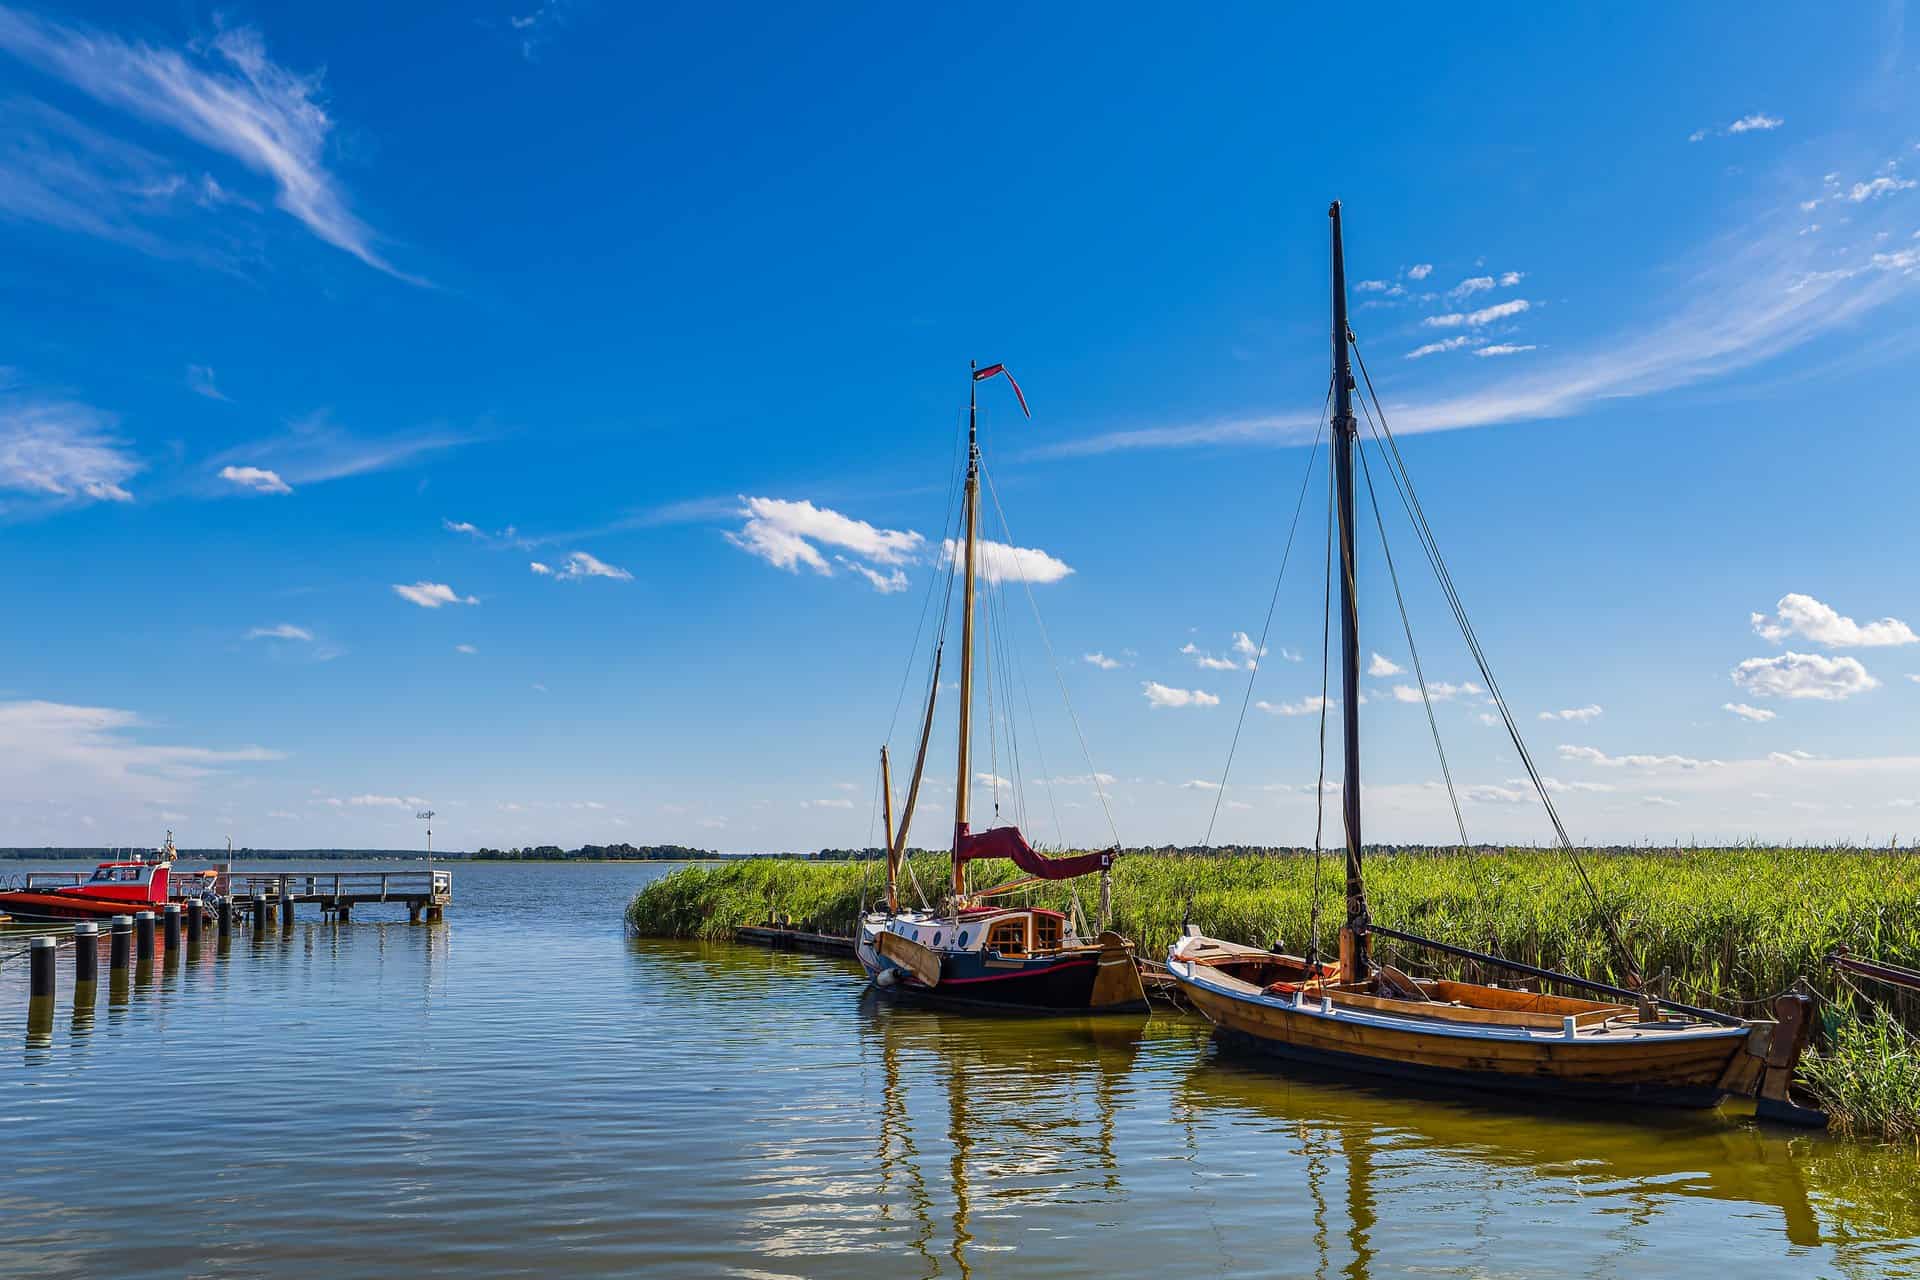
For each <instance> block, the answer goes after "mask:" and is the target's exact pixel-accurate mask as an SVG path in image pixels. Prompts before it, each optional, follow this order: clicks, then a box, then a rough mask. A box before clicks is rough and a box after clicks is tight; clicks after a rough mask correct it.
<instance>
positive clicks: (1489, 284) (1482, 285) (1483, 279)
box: [1447, 276, 1494, 298]
mask: <svg viewBox="0 0 1920 1280" xmlns="http://www.w3.org/2000/svg"><path fill="white" fill-rule="evenodd" d="M1493 287H1494V280H1493V277H1492V276H1468V277H1467V278H1466V279H1465V280H1462V281H1461V282H1460V283H1459V284H1457V285H1455V286H1453V288H1451V289H1449V290H1447V296H1448V297H1449V298H1466V297H1471V296H1472V295H1474V294H1476V293H1484V292H1486V291H1487V290H1489V289H1491V288H1493Z"/></svg>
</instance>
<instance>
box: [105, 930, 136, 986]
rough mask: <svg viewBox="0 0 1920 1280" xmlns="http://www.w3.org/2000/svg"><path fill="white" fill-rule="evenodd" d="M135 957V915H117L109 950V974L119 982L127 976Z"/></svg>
mask: <svg viewBox="0 0 1920 1280" xmlns="http://www.w3.org/2000/svg"><path fill="white" fill-rule="evenodd" d="M132 959H133V917H132V916H115V917H114V918H113V935H112V940H111V946H110V947H109V949H108V951H107V971H108V976H109V977H111V978H113V980H114V981H116V982H118V981H121V980H123V979H125V978H126V976H127V968H128V966H129V965H130V964H131V963H132Z"/></svg>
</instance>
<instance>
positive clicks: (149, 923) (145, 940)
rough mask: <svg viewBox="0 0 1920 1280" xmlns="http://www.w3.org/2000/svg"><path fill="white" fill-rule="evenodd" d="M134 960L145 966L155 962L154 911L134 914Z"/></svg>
mask: <svg viewBox="0 0 1920 1280" xmlns="http://www.w3.org/2000/svg"><path fill="white" fill-rule="evenodd" d="M133 962H134V963H135V964H136V965H139V966H141V967H143V968H144V967H145V966H147V965H150V964H152V963H153V912H151V911H136V912H134V914H133Z"/></svg>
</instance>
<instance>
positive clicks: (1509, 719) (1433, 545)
mask: <svg viewBox="0 0 1920 1280" xmlns="http://www.w3.org/2000/svg"><path fill="white" fill-rule="evenodd" d="M1347 343H1348V345H1350V346H1351V347H1352V348H1353V354H1354V359H1355V360H1356V361H1357V362H1358V363H1359V365H1360V377H1361V379H1362V380H1363V381H1364V382H1365V383H1366V387H1367V395H1368V396H1369V397H1371V398H1372V400H1373V408H1374V412H1375V413H1377V414H1378V415H1379V432H1378V433H1377V434H1383V435H1384V436H1385V438H1386V446H1385V448H1383V450H1382V456H1384V457H1387V458H1388V459H1389V461H1390V462H1391V464H1392V466H1391V468H1390V470H1389V475H1390V476H1392V477H1393V479H1394V487H1395V488H1396V489H1399V490H1400V500H1401V501H1402V502H1403V503H1404V504H1405V505H1406V507H1407V514H1408V517H1409V518H1410V519H1411V521H1412V522H1413V526H1414V531H1415V532H1416V533H1417V534H1418V535H1419V538H1420V544H1421V546H1422V548H1423V549H1424V550H1425V551H1426V554H1427V561H1428V563H1429V564H1430V565H1431V566H1432V567H1433V571H1434V576H1435V578H1437V579H1438V581H1439V583H1440V588H1441V591H1442V592H1443V593H1444V595H1445V596H1446V599H1447V604H1448V606H1449V607H1450V608H1451V609H1452V611H1453V616H1454V621H1455V622H1456V623H1457V624H1458V625H1459V627H1460V635H1461V637H1462V638H1463V639H1464V640H1465V641H1466V643H1467V649H1468V651H1469V652H1470V653H1471V654H1472V655H1473V661H1474V665H1475V666H1477V667H1478V668H1479V670H1480V675H1481V678H1482V679H1484V680H1485V681H1486V682H1487V692H1488V694H1489V695H1490V696H1491V697H1492V698H1493V701H1494V706H1495V708H1496V709H1497V710H1498V711H1499V712H1500V718H1501V720H1502V721H1503V722H1504V723H1505V725H1506V729H1507V736H1508V737H1509V738H1510V739H1511V740H1512V741H1513V747H1514V750H1515V751H1517V752H1519V754H1520V763H1521V764H1522V765H1523V766H1524V767H1525V769H1526V771H1527V777H1528V779H1529V780H1530V781H1531V782H1532V783H1533V789H1534V791H1535V792H1536V793H1538V795H1539V797H1540V803H1541V804H1542V805H1544V806H1545V808H1546V810H1547V818H1548V820H1549V821H1551V822H1552V823H1553V830H1554V834H1555V836H1557V837H1558V839H1559V841H1560V847H1561V849H1562V850H1563V851H1564V852H1565V853H1566V855H1567V858H1568V860H1569V861H1570V862H1572V864H1573V869H1574V871H1575V872H1576V873H1577V874H1578V875H1579V877H1580V884H1581V886H1582V887H1583V888H1584V889H1585V890H1586V892H1587V897H1588V899H1589V900H1590V901H1592V903H1593V908H1594V911H1595V912H1596V913H1597V914H1598V915H1599V917H1600V923H1601V924H1602V926H1603V927H1604V928H1605V929H1606V932H1607V940H1608V941H1609V942H1610V943H1611V944H1612V946H1613V949H1614V951H1615V952H1616V953H1617V954H1618V956H1619V957H1620V960H1621V962H1622V963H1623V964H1624V965H1625V966H1626V970H1627V985H1628V986H1630V987H1634V988H1638V987H1639V986H1640V985H1641V983H1642V981H1643V977H1642V974H1641V971H1640V964H1639V962H1638V961H1637V960H1636V959H1635V958H1634V955H1633V953H1632V952H1631V951H1629V950H1628V949H1627V945H1626V943H1625V941H1623V940H1622V938H1621V937H1620V930H1619V926H1618V924H1617V923H1616V922H1615V920H1614V918H1613V913H1612V912H1610V911H1608V910H1607V908H1606V904H1605V903H1603V902H1602V901H1601V900H1600V894H1599V892H1598V891H1597V890H1596V889H1595V888H1594V887H1593V881H1592V880H1591V879H1590V878H1589V877H1588V875H1587V869H1586V866H1585V864H1584V863H1582V862H1581V860H1580V855H1579V853H1578V852H1577V851H1576V850H1575V849H1574V847H1573V841H1572V840H1571V839H1570V838H1569V837H1568V835H1567V829H1566V826H1565V824H1563V823H1562V822H1561V821H1560V811H1559V809H1558V808H1557V807H1556V806H1555V805H1554V803H1553V797H1552V796H1550V795H1549V794H1548V793H1547V787H1546V783H1545V782H1544V781H1542V779H1541V777H1540V771H1539V769H1538V768H1537V767H1536V766H1535V765H1534V763H1533V754H1532V753H1531V752H1529V751H1528V750H1527V744H1526V743H1525V742H1524V741H1523V740H1522V739H1521V736H1520V726H1519V725H1518V724H1517V723H1516V722H1515V721H1514V718H1513V712H1512V710H1511V709H1510V708H1509V707H1508V706H1507V699H1506V696H1505V695H1504V694H1503V693H1501V692H1500V684H1499V681H1497V680H1495V679H1494V676H1493V669H1492V667H1491V665H1490V664H1489V663H1488V662H1487V657H1486V654H1485V653H1484V652H1483V651H1482V650H1481V648H1480V640H1479V637H1478V636H1476V635H1475V634H1474V631H1473V624H1472V623H1471V622H1470V621H1469V620H1468V618H1467V611H1466V606H1465V605H1464V604H1462V603H1461V600H1460V594H1459V592H1458V591H1457V590H1456V589H1455V588H1454V585H1453V575H1452V574H1451V573H1449V572H1448V571H1447V565H1446V560H1445V559H1444V558H1443V557H1442V556H1441V554H1440V544H1439V542H1438V540H1437V539H1436V538H1435V537H1434V533H1433V528H1432V526H1431V525H1429V524H1428V523H1427V517H1426V512H1425V511H1424V510H1423V509H1422V508H1421V505H1420V498H1419V495H1418V494H1417V493H1415V492H1414V488H1413V476H1412V474H1411V473H1410V472H1409V471H1408V469H1407V465H1406V459H1405V458H1404V457H1402V456H1401V453H1400V445H1399V442H1398V441H1396V440H1395V439H1394V436H1393V428H1392V427H1390V426H1388V425H1387V414H1386V410H1385V409H1384V408H1383V407H1382V406H1381V404H1380V397H1379V394H1378V393H1377V392H1375V391H1374V389H1373V378H1372V375H1370V374H1369V373H1368V372H1367V361H1366V357H1365V356H1363V355H1361V354H1360V343H1359V342H1358V341H1357V340H1356V339H1355V338H1354V336H1353V334H1352V332H1351V331H1349V332H1348V334H1347ZM1362 403H1363V404H1364V403H1365V402H1364V401H1363V402H1362ZM1368 422H1369V423H1370V424H1371V422H1372V417H1371V416H1369V418H1368ZM1403 482H1404V483H1403Z"/></svg>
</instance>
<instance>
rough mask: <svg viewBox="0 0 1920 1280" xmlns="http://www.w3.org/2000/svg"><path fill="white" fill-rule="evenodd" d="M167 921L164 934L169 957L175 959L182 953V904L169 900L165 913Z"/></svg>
mask: <svg viewBox="0 0 1920 1280" xmlns="http://www.w3.org/2000/svg"><path fill="white" fill-rule="evenodd" d="M164 919H165V921H166V924H165V929H164V932H163V935H162V936H164V937H165V938H166V942H167V959H168V960H173V959H175V958H176V957H178V956H179V954H180V904H179V903H177V902H169V903H168V904H167V906H166V911H165V913H164Z"/></svg>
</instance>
